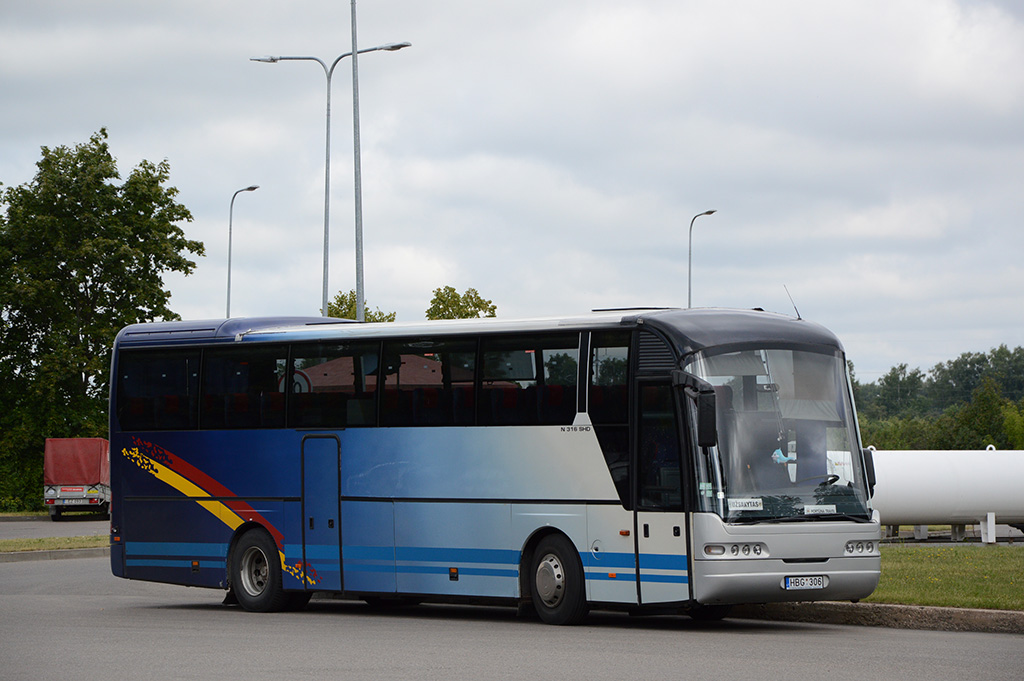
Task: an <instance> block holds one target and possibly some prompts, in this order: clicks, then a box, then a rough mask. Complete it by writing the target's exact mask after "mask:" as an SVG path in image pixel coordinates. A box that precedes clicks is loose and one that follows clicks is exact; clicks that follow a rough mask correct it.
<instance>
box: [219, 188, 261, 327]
mask: <svg viewBox="0 0 1024 681" xmlns="http://www.w3.org/2000/svg"><path fill="white" fill-rule="evenodd" d="M259 188H260V187H259V185H257V184H254V185H251V186H248V187H246V188H245V189H239V190H238V191H237V192H235V193H234V194H232V195H231V207H230V208H229V209H228V304H227V309H226V310H225V311H224V318H225V319H231V224H232V223H233V222H234V220H235V197H236V196H238V195H239V194H241V193H242V192H254V191H256V190H257V189H259Z"/></svg>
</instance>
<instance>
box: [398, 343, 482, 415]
mask: <svg viewBox="0 0 1024 681" xmlns="http://www.w3.org/2000/svg"><path fill="white" fill-rule="evenodd" d="M383 356H384V366H383V373H384V382H383V384H382V386H383V387H382V390H383V394H382V395H381V407H380V425H382V426H469V425H473V411H474V400H473V395H474V391H473V378H474V375H475V373H474V372H475V368H476V340H475V339H455V340H444V341H437V340H423V341H401V342H399V341H394V342H390V343H388V342H385V343H384V353H383Z"/></svg>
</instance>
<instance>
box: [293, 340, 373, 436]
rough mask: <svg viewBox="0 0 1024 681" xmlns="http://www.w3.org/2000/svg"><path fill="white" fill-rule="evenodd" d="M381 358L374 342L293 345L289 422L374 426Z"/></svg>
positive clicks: (295, 424)
mask: <svg viewBox="0 0 1024 681" xmlns="http://www.w3.org/2000/svg"><path fill="white" fill-rule="evenodd" d="M379 356H380V344H379V343H376V342H368V343H317V344H311V345H295V346H293V348H292V368H291V373H290V376H291V380H290V381H289V385H290V388H291V391H292V394H291V399H290V403H289V404H290V405H291V406H290V407H289V411H290V414H289V418H288V423H289V425H290V426H291V427H292V428H345V427H349V426H372V425H375V424H376V421H377V410H376V399H375V397H376V394H377V374H378V371H377V366H378V361H379Z"/></svg>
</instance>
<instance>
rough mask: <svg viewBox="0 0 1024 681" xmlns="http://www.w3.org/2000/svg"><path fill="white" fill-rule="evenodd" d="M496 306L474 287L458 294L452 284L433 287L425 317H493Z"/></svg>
mask: <svg viewBox="0 0 1024 681" xmlns="http://www.w3.org/2000/svg"><path fill="white" fill-rule="evenodd" d="M497 310H498V307H497V306H496V305H495V304H494V303H492V302H491V301H489V300H486V299H484V298H482V297H481V296H480V294H479V293H477V290H476V289H475V288H468V289H466V292H465V293H463V294H461V295H460V294H459V292H458V291H456V290H455V287H453V286H445V287H444V288H437V289H434V298H433V299H432V300H431V301H430V307H429V308H427V319H473V318H476V317H494V316H495V314H496V312H497Z"/></svg>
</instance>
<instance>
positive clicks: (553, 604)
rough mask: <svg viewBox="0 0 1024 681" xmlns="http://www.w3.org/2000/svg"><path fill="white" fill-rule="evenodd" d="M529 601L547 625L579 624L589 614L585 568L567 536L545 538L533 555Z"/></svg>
mask: <svg viewBox="0 0 1024 681" xmlns="http://www.w3.org/2000/svg"><path fill="white" fill-rule="evenodd" d="M530 597H531V599H532V600H533V606H534V608H535V609H536V610H537V614H538V615H539V616H540V618H541V619H542V620H543V621H544V622H547V623H548V624H578V623H579V622H580V621H582V620H583V618H584V617H586V615H587V612H588V610H589V606H588V605H587V598H586V591H585V589H584V584H583V566H582V564H580V559H579V556H578V555H577V553H576V549H575V547H573V545H572V542H570V541H569V540H568V539H567V538H566V537H565V536H564V535H561V534H552V535H548V536H547V537H544V538H543V539H541V540H540V543H539V544H538V545H537V549H536V550H535V551H534V552H533V560H532V561H531V566H530Z"/></svg>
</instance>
